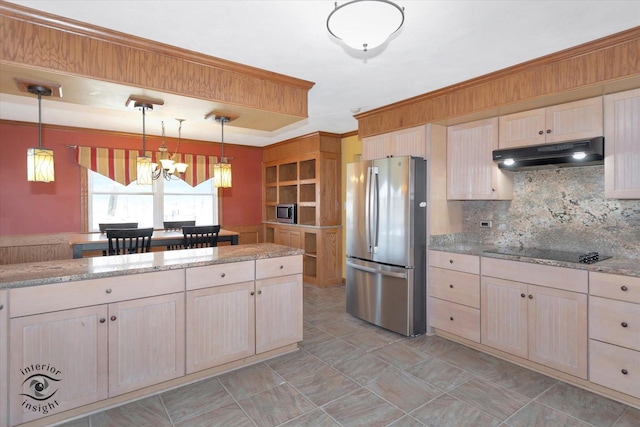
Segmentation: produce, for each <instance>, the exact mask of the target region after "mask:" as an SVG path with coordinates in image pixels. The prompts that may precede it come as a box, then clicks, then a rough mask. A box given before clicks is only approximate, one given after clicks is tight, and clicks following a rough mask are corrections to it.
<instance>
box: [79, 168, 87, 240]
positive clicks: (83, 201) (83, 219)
mask: <svg viewBox="0 0 640 427" xmlns="http://www.w3.org/2000/svg"><path fill="white" fill-rule="evenodd" d="M80 230H81V231H82V232H83V233H88V232H89V172H88V169H87V168H85V167H84V166H80Z"/></svg>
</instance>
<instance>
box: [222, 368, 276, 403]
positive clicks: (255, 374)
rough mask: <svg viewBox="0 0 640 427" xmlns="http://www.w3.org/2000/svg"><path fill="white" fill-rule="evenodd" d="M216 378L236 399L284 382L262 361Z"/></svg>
mask: <svg viewBox="0 0 640 427" xmlns="http://www.w3.org/2000/svg"><path fill="white" fill-rule="evenodd" d="M218 379H219V380H220V384H222V385H223V386H224V387H225V388H226V389H227V391H228V392H229V393H231V395H232V396H233V397H235V398H236V399H242V398H245V397H247V396H251V395H252V394H256V393H260V392H263V391H265V390H269V389H271V388H274V387H277V386H279V385H281V384H283V383H284V381H283V379H282V378H281V377H280V376H279V375H277V374H276V373H275V372H273V370H272V369H271V368H269V367H268V366H267V365H265V364H264V363H258V364H256V365H252V366H248V367H246V368H242V369H238V370H236V371H232V372H229V373H227V374H224V375H222V376H220V377H218Z"/></svg>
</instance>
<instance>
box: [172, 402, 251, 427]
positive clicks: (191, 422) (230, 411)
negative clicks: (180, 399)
mask: <svg viewBox="0 0 640 427" xmlns="http://www.w3.org/2000/svg"><path fill="white" fill-rule="evenodd" d="M231 426H233V427H255V424H254V423H253V422H251V420H250V419H249V417H247V414H245V413H244V411H243V410H242V409H240V407H239V406H238V405H237V404H236V403H232V404H230V405H226V406H223V407H221V408H217V409H214V410H212V411H209V412H205V413H204V414H200V415H198V416H196V417H193V418H189V419H187V420H185V421H182V422H179V423H176V424H175V427H231Z"/></svg>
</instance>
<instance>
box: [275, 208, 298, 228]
mask: <svg viewBox="0 0 640 427" xmlns="http://www.w3.org/2000/svg"><path fill="white" fill-rule="evenodd" d="M296 208H297V206H296V204H295V203H291V204H280V205H276V221H278V222H284V223H287V224H296V223H297V215H296V213H297V212H296V211H297V209H296Z"/></svg>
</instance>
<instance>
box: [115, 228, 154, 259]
mask: <svg viewBox="0 0 640 427" xmlns="http://www.w3.org/2000/svg"><path fill="white" fill-rule="evenodd" d="M152 234H153V228H120V229H113V228H108V229H107V239H109V251H108V254H109V255H128V254H137V253H143V252H150V250H151V235H152Z"/></svg>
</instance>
